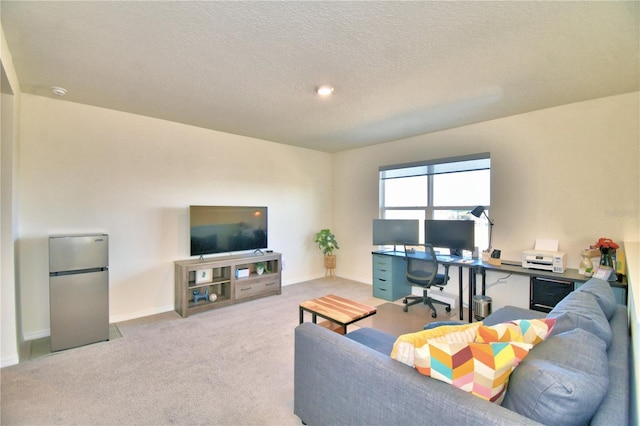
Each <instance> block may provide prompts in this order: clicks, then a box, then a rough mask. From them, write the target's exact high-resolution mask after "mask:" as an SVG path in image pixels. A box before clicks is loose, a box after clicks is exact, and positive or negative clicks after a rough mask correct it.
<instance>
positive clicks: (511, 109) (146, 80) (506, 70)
mask: <svg viewBox="0 0 640 426" xmlns="http://www.w3.org/2000/svg"><path fill="white" fill-rule="evenodd" d="M639 5H640V3H639V2H637V1H633V2H528V1H520V2H515V1H509V2H483V1H480V2H457V1H445V2H397V1H388V2H368V1H364V2H329V1H321V2H302V1H292V2H249V1H240V2H194V1H186V2H173V1H172V2H159V1H145V2H138V1H129V2H82V1H80V2H57V1H46V2H35V1H18V2H12V1H1V2H0V16H1V19H2V27H3V29H4V33H5V36H6V40H7V44H8V46H9V50H10V51H11V54H12V57H13V62H14V65H15V69H16V73H17V75H18V79H19V81H20V85H21V90H22V91H23V92H27V93H32V94H36V95H42V96H51V97H53V95H52V94H51V92H50V90H49V88H50V87H51V86H62V87H64V88H66V89H67V90H68V94H67V96H66V97H65V98H64V99H66V100H69V101H72V102H79V103H83V104H89V105H95V106H99V107H104V108H110V109H115V110H120V111H127V112H131V113H135V114H142V115H146V116H150V117H157V118H161V119H166V120H171V121H176V122H180V123H186V124H190V125H194V126H200V127H204V128H209V129H215V130H220V131H223V132H228V133H233V134H238V135H245V136H251V137H255V138H260V139H264V140H269V141H274V142H279V143H284V144H291V145H297V146H301V147H307V148H311V149H317V150H322V151H327V152H336V151H341V150H345V149H352V148H358V147H362V146H366V145H372V144H377V143H381V142H386V141H390V140H396V139H400V138H404V137H409V136H414V135H418V134H423V133H428V132H433V131H438V130H442V129H447V128H452V127H456V126H461V125H465V124H470V123H475V122H480V121H486V120H491V119H495V118H500V117H505V116H510V115H514V114H519V113H524V112H528V111H533V110H538V109H542V108H548V107H552V106H556V105H562V104H567V103H573V102H579V101H584V100H588V99H595V98H599V97H603V96H610V95H615V94H620V93H627V92H632V91H637V90H639V84H640V75H639V64H640V59H639V51H640V48H639V43H640V35H639V28H640V11H639V10H640V9H639ZM325 83H329V84H331V85H333V86H334V87H335V92H334V94H333V96H331V97H330V98H328V99H321V98H319V97H318V96H317V95H316V94H315V92H314V88H315V87H316V86H317V85H320V84H325Z"/></svg>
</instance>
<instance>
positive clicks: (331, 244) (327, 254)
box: [315, 229, 340, 279]
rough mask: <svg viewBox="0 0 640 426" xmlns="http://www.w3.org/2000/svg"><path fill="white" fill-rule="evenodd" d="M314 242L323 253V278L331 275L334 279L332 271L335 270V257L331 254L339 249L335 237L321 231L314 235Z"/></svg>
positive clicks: (328, 231)
mask: <svg viewBox="0 0 640 426" xmlns="http://www.w3.org/2000/svg"><path fill="white" fill-rule="evenodd" d="M315 242H316V243H317V244H318V248H319V249H320V250H322V253H324V268H325V270H326V272H325V275H324V276H325V277H326V276H327V275H331V276H332V277H333V278H334V279H335V277H336V276H335V272H334V269H335V268H336V255H335V254H333V251H334V250H337V249H339V248H340V247H339V246H338V242H337V241H336V236H335V235H333V233H332V232H331V230H329V229H322V230H320V232H318V233H317V234H316V240H315Z"/></svg>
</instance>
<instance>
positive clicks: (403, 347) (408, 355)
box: [391, 322, 482, 367]
mask: <svg viewBox="0 0 640 426" xmlns="http://www.w3.org/2000/svg"><path fill="white" fill-rule="evenodd" d="M481 325H482V323H481V322H476V323H472V324H462V325H443V326H440V327H437V328H432V329H430V330H421V331H418V332H416V333H408V334H403V335H402V336H400V337H398V338H397V339H396V341H395V343H394V344H393V350H392V351H391V358H393V359H395V360H397V361H400V362H402V363H404V364H407V365H408V366H409V367H413V366H414V365H413V359H414V354H415V349H416V348H421V347H422V346H424V345H425V344H426V343H427V341H429V340H433V341H439V342H473V341H474V339H475V338H476V335H477V331H478V328H479V327H480V326H481Z"/></svg>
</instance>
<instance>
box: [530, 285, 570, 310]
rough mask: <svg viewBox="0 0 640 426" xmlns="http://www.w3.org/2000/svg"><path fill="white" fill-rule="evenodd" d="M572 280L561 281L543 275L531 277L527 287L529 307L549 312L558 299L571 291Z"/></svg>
mask: <svg viewBox="0 0 640 426" xmlns="http://www.w3.org/2000/svg"><path fill="white" fill-rule="evenodd" d="M573 286H574V282H573V281H563V280H557V279H551V278H543V277H531V284H530V288H529V309H531V310H534V311H540V312H551V309H553V307H554V306H556V305H557V304H558V302H559V301H561V300H562V299H564V298H565V297H566V296H567V295H568V294H569V293H571V292H572V291H573Z"/></svg>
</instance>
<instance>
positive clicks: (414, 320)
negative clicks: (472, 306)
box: [347, 302, 459, 336]
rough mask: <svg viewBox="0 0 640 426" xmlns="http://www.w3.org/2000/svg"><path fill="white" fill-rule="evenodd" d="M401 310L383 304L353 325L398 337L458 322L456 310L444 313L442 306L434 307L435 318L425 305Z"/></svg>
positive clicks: (394, 305) (395, 306) (390, 304)
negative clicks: (427, 327) (436, 314)
mask: <svg viewBox="0 0 640 426" xmlns="http://www.w3.org/2000/svg"><path fill="white" fill-rule="evenodd" d="M402 308H403V305H402V303H397V302H396V303H383V304H381V305H379V306H378V307H377V312H376V314H375V315H373V316H371V317H369V318H365V319H363V320H360V321H358V322H356V323H355V324H354V325H357V326H358V327H371V328H375V329H378V330H381V331H384V332H385V333H389V334H393V335H395V336H399V335H401V334H406V333H413V332H416V331H420V330H422V329H423V328H424V326H425V324H429V323H432V322H435V321H459V319H458V311H457V309H453V310H451V312H446V311H445V308H444V306H439V305H438V306H436V311H437V312H438V317H437V318H431V309H429V307H427V306H425V305H421V304H419V305H414V306H410V307H409V310H408V312H404V311H403V310H402ZM351 327H352V326H349V329H348V330H347V331H351V330H352V328H351Z"/></svg>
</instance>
